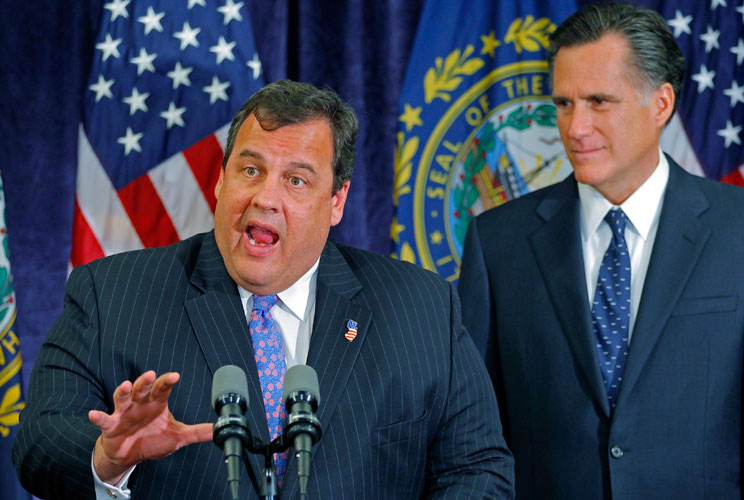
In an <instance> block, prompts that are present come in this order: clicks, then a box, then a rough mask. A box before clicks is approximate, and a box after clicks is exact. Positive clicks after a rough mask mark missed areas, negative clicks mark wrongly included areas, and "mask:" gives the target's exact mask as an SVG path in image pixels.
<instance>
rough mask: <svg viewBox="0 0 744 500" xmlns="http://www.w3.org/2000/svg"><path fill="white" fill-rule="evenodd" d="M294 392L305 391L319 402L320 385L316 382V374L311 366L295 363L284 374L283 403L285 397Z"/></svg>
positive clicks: (285, 399) (285, 402)
mask: <svg viewBox="0 0 744 500" xmlns="http://www.w3.org/2000/svg"><path fill="white" fill-rule="evenodd" d="M295 392H307V393H309V394H311V395H312V396H313V397H314V398H315V399H316V400H317V402H318V404H320V385H319V384H318V374H317V373H316V372H315V370H314V369H313V367H311V366H308V365H295V366H293V367H292V368H290V369H289V370H287V373H286V374H285V375H284V396H283V397H282V399H283V400H284V404H285V405H286V404H287V397H288V396H290V395H291V394H292V393H295Z"/></svg>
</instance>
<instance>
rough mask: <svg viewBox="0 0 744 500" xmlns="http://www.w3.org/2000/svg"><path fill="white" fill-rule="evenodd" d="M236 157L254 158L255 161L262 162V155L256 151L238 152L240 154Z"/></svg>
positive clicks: (244, 150)
mask: <svg viewBox="0 0 744 500" xmlns="http://www.w3.org/2000/svg"><path fill="white" fill-rule="evenodd" d="M238 156H239V157H241V158H244V157H249V158H255V159H257V160H263V155H262V154H261V153H259V152H258V151H253V150H252V149H243V150H241V151H240V153H238Z"/></svg>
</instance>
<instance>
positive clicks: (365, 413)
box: [13, 233, 513, 500]
mask: <svg viewBox="0 0 744 500" xmlns="http://www.w3.org/2000/svg"><path fill="white" fill-rule="evenodd" d="M348 319H354V320H356V321H357V322H358V324H359V326H358V332H359V334H358V336H357V338H356V339H355V340H354V341H353V342H349V341H347V340H346V339H345V338H344V333H345V332H346V328H345V325H346V322H347V321H348ZM252 353H253V349H252V347H251V340H250V333H249V330H248V325H247V322H246V318H245V315H244V312H243V308H242V305H241V303H240V299H239V295H238V291H237V286H236V284H235V282H234V281H233V280H232V279H231V278H230V276H229V274H228V273H227V271H226V269H225V266H224V264H223V261H222V257H221V255H220V253H219V250H218V248H217V245H216V243H215V240H214V234H213V233H207V234H202V235H197V236H195V237H193V238H190V239H188V240H185V241H182V242H180V243H177V244H176V245H173V246H170V247H165V248H159V249H151V250H143V251H137V252H129V253H125V254H120V255H115V256H112V257H109V258H105V259H101V260H99V261H96V262H93V263H91V264H89V265H87V266H81V267H78V268H76V269H75V270H74V271H73V273H72V275H71V276H70V279H69V281H68V285H67V291H66V295H65V308H64V311H63V313H62V315H61V316H60V318H59V319H58V320H57V322H56V323H55V324H54V326H53V327H52V330H51V332H50V333H49V336H48V338H47V340H46V342H45V343H44V346H43V347H42V350H41V352H40V354H39V357H38V359H37V361H36V364H35V366H34V370H33V374H32V377H31V381H30V390H29V395H28V396H29V397H28V401H27V407H26V410H25V411H24V412H23V414H22V417H21V426H20V431H19V434H18V438H17V440H16V443H15V447H14V455H13V456H14V461H15V463H16V467H17V469H18V473H19V476H20V478H21V481H22V483H23V485H24V486H25V487H26V488H27V489H29V490H30V491H32V492H33V493H34V494H35V495H37V496H41V497H43V498H65V499H80V498H92V497H93V489H92V486H93V478H92V476H91V467H90V457H91V451H92V450H93V445H94V442H95V440H96V438H97V436H98V435H99V431H98V429H97V428H95V427H94V426H92V424H90V423H89V422H88V420H87V417H86V415H87V412H88V410H90V409H93V408H95V409H99V410H104V411H107V412H111V411H112V410H113V402H112V394H113V392H114V389H115V387H116V386H117V385H118V384H120V383H121V382H122V381H123V380H126V379H129V380H134V379H135V378H136V377H137V376H138V375H140V374H141V373H143V372H145V371H146V370H151V369H152V370H155V371H156V372H157V373H164V372H167V371H177V372H179V373H181V377H182V378H181V381H180V382H179V383H178V384H177V385H176V387H175V388H174V390H173V393H172V394H171V397H170V401H169V403H170V408H171V411H172V412H173V414H174V416H175V417H176V418H177V419H178V420H181V421H183V422H186V423H196V422H208V421H213V420H214V416H213V413H212V410H211V406H210V404H211V402H210V392H211V380H212V374H213V373H214V371H215V370H217V368H219V367H220V366H223V365H226V364H234V365H237V366H239V367H241V368H243V369H244V370H245V372H246V373H247V374H248V379H249V397H250V401H251V404H250V405H249V410H248V414H247V419H248V422H249V426H250V429H251V430H252V431H253V432H254V433H255V432H257V433H258V435H259V436H260V437H261V438H262V439H264V440H268V437H269V436H268V431H267V429H266V420H265V417H264V410H263V405H262V403H261V401H262V398H261V391H260V386H259V382H258V380H257V377H256V375H255V374H256V366H255V362H254V360H253V355H252ZM307 363H308V365H311V366H313V367H314V368H315V369H316V370H317V372H318V376H319V379H320V393H321V398H322V400H321V401H322V403H321V406H320V408H319V410H318V417H319V419H320V421H321V423H322V425H323V437H322V439H321V440H320V442H319V443H318V444H317V445H316V446H315V447H314V450H313V458H312V470H311V474H312V476H311V479H310V485H309V491H308V496H309V498H314V499H327V498H347V499H363V498H369V499H392V498H401V499H410V498H418V497H427V498H458V499H462V498H511V497H512V486H511V483H512V481H513V463H512V458H511V455H510V453H509V451H508V450H507V449H506V447H505V444H504V441H503V438H502V434H501V426H500V423H499V416H498V409H497V406H496V400H495V397H494V395H493V391H492V390H491V386H490V383H489V381H488V376H487V374H486V371H485V368H484V367H483V362H482V361H481V360H480V359H479V356H478V354H477V351H476V349H475V348H474V346H473V344H472V341H471V340H470V338H469V337H468V336H467V334H465V333H464V331H463V329H462V327H461V323H460V311H459V301H458V299H457V295H456V293H455V292H454V290H453V289H452V287H451V286H450V285H449V284H447V283H446V282H445V281H443V280H441V279H440V278H439V277H437V276H435V275H434V274H432V273H429V272H425V271H422V270H420V269H419V268H417V267H415V266H412V265H409V264H406V263H401V262H397V261H393V260H392V259H389V258H386V257H381V256H378V255H374V254H370V253H367V252H364V251H361V250H357V249H353V248H349V247H345V246H341V245H334V244H332V243H328V244H327V245H326V247H325V249H324V252H323V255H322V257H321V260H320V266H319V269H318V285H317V296H316V312H315V320H314V326H313V333H312V338H311V342H310V351H309V354H308V361H307ZM224 468H225V467H224V464H223V459H222V456H221V452H220V450H219V449H218V448H217V447H216V446H215V445H214V444H212V443H201V444H195V445H190V446H187V447H185V448H183V449H181V450H179V451H177V452H175V453H173V454H172V455H170V456H168V457H166V458H163V459H161V460H156V461H148V462H144V463H141V464H140V465H138V466H137V468H136V469H135V472H134V474H133V476H132V478H131V479H130V482H129V486H130V488H131V489H132V496H133V498H135V499H160V498H163V499H169V498H173V499H186V498H188V499H210V500H211V499H219V498H225V499H227V498H228V497H229V492H228V489H227V481H226V472H225V470H224ZM246 468H247V473H245V474H243V477H242V479H241V493H242V494H243V495H244V497H245V498H257V494H256V484H257V477H260V476H259V471H260V468H261V460H260V459H259V457H257V456H256V457H252V458H251V459H250V460H249V463H248V464H247V467H246ZM297 490H298V485H297V475H296V467H295V465H294V462H293V459H290V463H289V465H288V468H287V476H286V477H285V485H284V488H283V489H282V491H281V494H280V496H281V498H294V497H296V496H297Z"/></svg>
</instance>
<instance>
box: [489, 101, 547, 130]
mask: <svg viewBox="0 0 744 500" xmlns="http://www.w3.org/2000/svg"><path fill="white" fill-rule="evenodd" d="M533 123H537V124H538V125H542V126H543V127H556V126H557V122H556V115H555V106H553V105H550V104H541V105H539V106H537V107H535V108H532V106H519V107H518V108H516V109H515V110H514V111H512V112H511V113H509V115H508V116H507V117H506V120H502V121H501V122H500V123H499V126H498V129H496V132H500V131H501V130H502V129H504V128H507V127H508V128H513V129H515V130H526V129H528V128H529V127H530V126H531V125H532V124H533Z"/></svg>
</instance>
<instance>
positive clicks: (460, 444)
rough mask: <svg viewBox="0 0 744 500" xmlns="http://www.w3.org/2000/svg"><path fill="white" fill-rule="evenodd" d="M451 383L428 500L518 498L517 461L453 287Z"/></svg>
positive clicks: (432, 455) (433, 452) (432, 450)
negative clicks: (464, 322) (505, 439)
mask: <svg viewBox="0 0 744 500" xmlns="http://www.w3.org/2000/svg"><path fill="white" fill-rule="evenodd" d="M450 307H451V313H450V317H451V324H450V347H451V351H450V352H451V363H450V379H449V390H448V397H447V401H446V408H445V410H444V415H443V418H442V421H441V423H440V426H439V429H438V432H437V434H436V436H435V437H434V439H433V441H432V443H431V445H430V447H429V458H428V462H427V485H426V492H425V495H424V497H425V498H431V499H434V498H436V499H444V498H447V499H450V498H451V499H464V498H473V499H475V498H477V499H484V498H492V499H510V498H514V486H513V485H514V460H513V458H512V455H511V452H510V451H509V449H508V448H507V446H506V443H505V441H504V437H503V433H502V428H501V423H500V420H499V409H498V404H497V402H496V397H495V394H494V392H493V389H492V387H491V384H490V383H489V380H488V375H487V373H486V369H485V367H484V365H483V361H482V360H481V359H480V356H479V355H478V352H477V350H476V349H475V346H474V345H473V342H472V340H471V339H470V337H469V336H468V335H467V333H466V332H465V330H464V328H463V327H462V323H461V319H460V303H459V300H458V298H457V292H455V290H454V288H452V287H451V286H450Z"/></svg>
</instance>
